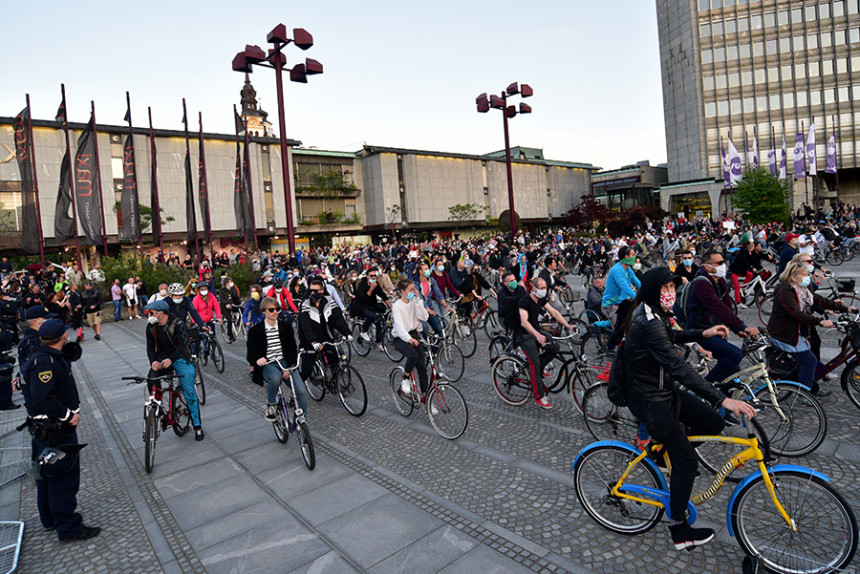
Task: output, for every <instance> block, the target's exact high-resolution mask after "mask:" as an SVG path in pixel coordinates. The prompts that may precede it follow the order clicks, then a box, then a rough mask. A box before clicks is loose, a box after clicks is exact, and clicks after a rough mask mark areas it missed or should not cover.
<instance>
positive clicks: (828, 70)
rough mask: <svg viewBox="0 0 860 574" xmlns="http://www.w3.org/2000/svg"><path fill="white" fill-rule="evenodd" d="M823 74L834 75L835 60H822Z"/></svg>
mask: <svg viewBox="0 0 860 574" xmlns="http://www.w3.org/2000/svg"><path fill="white" fill-rule="evenodd" d="M821 75H822V76H832V75H833V60H824V61H823V62H821Z"/></svg>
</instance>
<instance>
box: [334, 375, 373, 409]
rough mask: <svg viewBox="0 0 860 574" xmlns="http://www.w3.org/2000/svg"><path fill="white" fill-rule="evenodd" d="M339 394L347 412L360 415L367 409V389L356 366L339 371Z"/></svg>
mask: <svg viewBox="0 0 860 574" xmlns="http://www.w3.org/2000/svg"><path fill="white" fill-rule="evenodd" d="M337 396H338V397H339V398H340V402H341V404H342V405H343V408H345V409H346V412H348V413H349V414H351V415H352V416H354V417H360V416H361V415H363V414H364V411H366V410H367V389H366V388H365V386H364V381H363V380H362V378H361V375H359V374H358V371H357V370H355V367H350V366H349V365H347V366H344V367H341V368H339V369H338V371H337Z"/></svg>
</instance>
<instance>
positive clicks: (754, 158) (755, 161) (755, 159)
mask: <svg viewBox="0 0 860 574" xmlns="http://www.w3.org/2000/svg"><path fill="white" fill-rule="evenodd" d="M752 166H753V169H754V170H757V169H758V135H757V134H756V132H755V130H753V146H752Z"/></svg>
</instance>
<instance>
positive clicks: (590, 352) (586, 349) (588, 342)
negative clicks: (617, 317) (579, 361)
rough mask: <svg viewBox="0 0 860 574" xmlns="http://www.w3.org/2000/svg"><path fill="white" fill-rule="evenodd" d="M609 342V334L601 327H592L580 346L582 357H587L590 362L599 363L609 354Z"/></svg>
mask: <svg viewBox="0 0 860 574" xmlns="http://www.w3.org/2000/svg"><path fill="white" fill-rule="evenodd" d="M608 342H609V333H606V332H605V331H604V330H603V329H601V328H599V327H597V328H594V327H590V328H589V332H588V333H586V334H585V335H584V336H583V337H582V342H581V343H580V345H579V352H580V355H585V357H586V358H587V359H588V360H590V361H594V362H598V363H599V362H601V361H602V360H603V359H604V358H605V357H606V356H607V355H608V354H609V353H608V351H607V350H606V344H607V343H608Z"/></svg>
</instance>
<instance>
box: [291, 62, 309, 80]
mask: <svg viewBox="0 0 860 574" xmlns="http://www.w3.org/2000/svg"><path fill="white" fill-rule="evenodd" d="M290 81H291V82H299V83H300V84H307V83H308V73H307V71H306V70H305V65H304V64H296V65H295V66H293V69H292V70H290Z"/></svg>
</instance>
